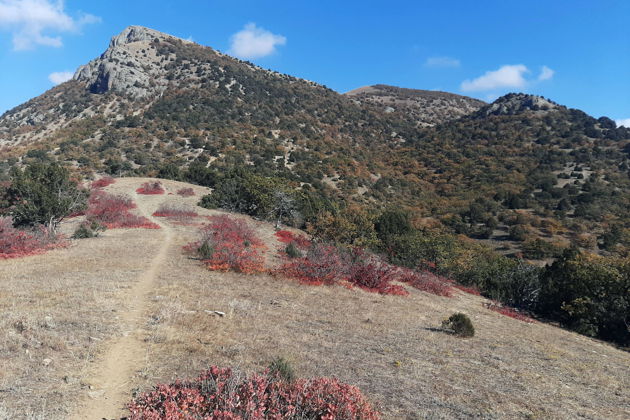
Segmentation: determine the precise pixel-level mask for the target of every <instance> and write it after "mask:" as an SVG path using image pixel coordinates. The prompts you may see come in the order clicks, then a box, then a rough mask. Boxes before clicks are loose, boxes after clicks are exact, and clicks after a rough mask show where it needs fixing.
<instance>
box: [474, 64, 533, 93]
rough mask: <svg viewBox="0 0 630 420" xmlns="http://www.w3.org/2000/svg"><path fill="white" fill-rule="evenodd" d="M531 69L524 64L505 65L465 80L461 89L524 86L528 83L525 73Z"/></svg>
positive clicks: (482, 89) (476, 89)
mask: <svg viewBox="0 0 630 420" xmlns="http://www.w3.org/2000/svg"><path fill="white" fill-rule="evenodd" d="M528 72H529V69H528V68H527V67H525V66H524V65H523V64H514V65H505V66H501V67H500V68H499V69H498V70H493V71H487V72H486V73H485V74H484V75H483V76H479V77H477V78H476V79H473V80H464V81H463V82H462V85H461V89H462V90H463V91H465V92H473V91H484V90H493V89H505V88H523V87H525V85H526V84H527V80H525V77H524V76H525V74H526V73H528Z"/></svg>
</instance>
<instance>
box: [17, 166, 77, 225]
mask: <svg viewBox="0 0 630 420" xmlns="http://www.w3.org/2000/svg"><path fill="white" fill-rule="evenodd" d="M87 196H88V192H87V191H86V190H83V189H81V188H80V187H79V184H78V182H77V181H75V180H73V179H71V178H70V172H69V171H68V170H67V169H66V168H64V167H62V166H60V165H58V164H55V163H52V164H33V165H29V166H27V167H25V168H24V169H23V170H20V169H14V170H13V171H12V173H11V184H10V186H9V187H8V189H7V197H8V201H9V203H8V205H9V213H10V215H11V216H12V218H13V223H14V224H15V225H16V226H36V225H42V226H46V227H47V228H48V229H49V230H50V232H51V234H52V235H54V233H55V231H56V229H57V226H58V225H59V223H60V222H61V221H62V220H63V219H64V218H66V217H68V216H69V215H71V214H72V213H74V212H77V211H80V210H82V209H84V208H85V206H86V200H87Z"/></svg>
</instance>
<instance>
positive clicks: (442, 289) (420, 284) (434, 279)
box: [397, 268, 453, 297]
mask: <svg viewBox="0 0 630 420" xmlns="http://www.w3.org/2000/svg"><path fill="white" fill-rule="evenodd" d="M397 280H398V281H399V282H401V283H406V284H408V285H409V286H411V287H413V288H415V289H418V290H421V291H423V292H427V293H431V294H434V295H437V296H445V297H451V296H452V295H453V293H452V290H451V287H450V285H449V284H448V283H447V282H446V281H445V280H444V279H441V278H440V277H438V276H436V275H435V274H432V273H430V272H428V271H422V272H421V271H415V270H411V269H409V268H399V269H398V276H397Z"/></svg>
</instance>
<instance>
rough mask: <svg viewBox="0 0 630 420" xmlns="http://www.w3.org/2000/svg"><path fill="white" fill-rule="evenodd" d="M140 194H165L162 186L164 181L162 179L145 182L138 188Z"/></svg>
mask: <svg viewBox="0 0 630 420" xmlns="http://www.w3.org/2000/svg"><path fill="white" fill-rule="evenodd" d="M136 192H137V193H138V194H146V195H159V194H164V192H165V191H164V188H162V183H161V182H160V181H153V182H145V183H144V184H142V186H141V187H140V188H138V189H137V190H136Z"/></svg>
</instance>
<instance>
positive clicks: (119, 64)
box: [73, 26, 173, 98]
mask: <svg viewBox="0 0 630 420" xmlns="http://www.w3.org/2000/svg"><path fill="white" fill-rule="evenodd" d="M167 38H173V37H171V36H170V35H167V34H164V33H162V32H158V31H155V30H152V29H148V28H144V27H142V26H130V27H128V28H126V29H125V30H124V31H122V32H121V33H120V34H119V35H116V36H115V37H113V38H112V39H111V41H110V43H109V48H107V50H106V51H105V52H104V53H103V54H102V55H101V56H100V57H99V58H97V59H95V60H92V61H90V62H89V63H88V64H86V65H84V66H81V67H79V69H78V70H77V71H76V73H75V74H74V77H73V79H74V80H79V81H82V82H85V83H86V84H87V86H88V88H89V89H90V91H91V92H92V93H105V92H108V91H110V90H112V91H115V92H119V93H123V94H125V95H128V96H131V97H136V98H142V97H147V96H151V95H155V94H159V93H161V92H163V91H164V90H165V89H166V87H167V85H168V80H166V78H165V76H166V71H165V69H164V67H163V66H162V65H161V64H160V62H159V60H158V57H157V56H156V54H155V49H154V48H153V47H152V46H151V43H152V42H153V41H154V40H164V39H167Z"/></svg>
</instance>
